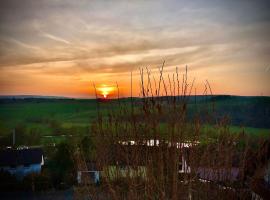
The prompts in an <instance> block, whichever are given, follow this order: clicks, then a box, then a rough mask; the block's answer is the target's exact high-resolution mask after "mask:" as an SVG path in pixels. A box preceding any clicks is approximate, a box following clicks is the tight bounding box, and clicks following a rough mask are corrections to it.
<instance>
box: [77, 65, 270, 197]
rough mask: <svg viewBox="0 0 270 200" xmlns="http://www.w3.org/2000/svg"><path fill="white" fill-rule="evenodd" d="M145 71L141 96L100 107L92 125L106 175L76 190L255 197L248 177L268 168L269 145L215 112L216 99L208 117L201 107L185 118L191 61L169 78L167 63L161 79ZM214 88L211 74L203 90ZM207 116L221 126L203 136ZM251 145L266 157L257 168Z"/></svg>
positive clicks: (103, 193) (121, 194)
mask: <svg viewBox="0 0 270 200" xmlns="http://www.w3.org/2000/svg"><path fill="white" fill-rule="evenodd" d="M131 76H132V75H131ZM131 78H132V77H131ZM140 78H141V79H140V80H141V81H140V91H141V96H142V98H141V101H133V98H132V97H131V102H130V103H129V104H124V105H123V104H122V103H121V102H120V101H118V103H117V104H115V106H118V107H119V109H114V110H108V114H107V115H106V116H104V115H102V114H101V112H98V117H97V120H96V122H95V123H94V124H93V127H92V134H93V135H94V142H95V147H96V150H95V156H94V157H93V158H92V159H95V160H96V162H97V165H98V167H99V168H100V169H102V183H101V185H100V186H99V187H92V186H89V183H86V185H85V187H84V188H87V189H86V190H85V191H84V192H82V188H80V189H78V191H79V192H78V194H86V195H89V196H91V197H92V198H93V199H134V200H135V199H230V198H231V199H247V198H251V193H250V189H249V183H250V182H251V180H254V179H255V176H258V174H259V173H257V171H258V170H262V169H263V166H264V164H263V163H262V162H261V160H260V158H259V157H258V155H262V156H261V159H262V157H263V156H265V154H263V153H262V152H263V151H265V148H266V147H265V148H262V146H259V147H258V146H257V147H256V148H255V147H253V146H252V145H251V144H252V141H250V140H249V139H248V138H247V137H246V136H245V134H231V133H230V131H229V128H228V122H227V120H226V118H224V119H223V120H220V121H217V120H216V118H215V115H214V113H215V112H214V110H215V104H214V102H209V104H210V106H209V108H208V109H209V112H208V114H207V115H206V116H205V117H204V120H203V121H202V120H201V118H200V117H198V116H199V112H200V111H198V115H195V116H194V117H193V118H192V120H190V119H188V118H187V109H188V107H187V103H188V101H189V99H190V96H191V94H192V91H193V90H195V88H194V82H195V79H193V80H192V81H191V82H190V81H189V77H188V68H187V67H186V69H185V73H184V74H182V75H181V74H179V71H178V68H176V70H175V73H173V74H168V76H167V78H165V76H164V63H163V64H162V66H161V67H160V68H159V76H158V79H156V78H155V76H152V75H151V71H150V70H149V69H148V68H141V69H140ZM131 85H132V82H131ZM131 87H132V86H131ZM209 92H210V94H209V95H212V89H211V87H210V84H209V82H208V81H206V83H205V90H204V95H208V93H209ZM131 95H132V92H131ZM97 108H98V109H99V105H97ZM205 123H212V124H213V125H214V127H216V136H215V137H214V138H207V137H206V138H204V141H201V134H202V127H203V126H204V124H205ZM147 143H148V144H150V143H151V145H147ZM185 144H186V145H187V144H188V145H189V147H187V146H185ZM264 144H265V145H266V146H267V145H268V143H264ZM263 149H264V150H263ZM256 150H257V152H256ZM250 152H255V153H253V157H252V159H254V158H257V162H258V163H260V164H258V163H256V164H255V165H256V166H253V168H251V167H250V166H249V165H250V163H252V162H251V161H250ZM182 156H184V158H185V159H186V162H187V164H188V166H186V169H185V173H179V167H181V166H180V165H181V164H182V165H183V163H182V162H181V161H182V160H181V159H182ZM83 157H84V156H83V155H79V156H78V158H79V160H80V161H78V163H84V162H85V160H84V159H83ZM82 165H83V164H81V167H82ZM257 165H260V166H257ZM83 167H84V168H86V166H83ZM188 167H189V168H188ZM235 171H236V172H235ZM234 173H237V174H238V176H237V177H236V176H235V175H234ZM199 174H200V176H199ZM260 176H261V175H260ZM202 177H203V178H204V180H202ZM206 180H208V181H206ZM209 180H210V181H209Z"/></svg>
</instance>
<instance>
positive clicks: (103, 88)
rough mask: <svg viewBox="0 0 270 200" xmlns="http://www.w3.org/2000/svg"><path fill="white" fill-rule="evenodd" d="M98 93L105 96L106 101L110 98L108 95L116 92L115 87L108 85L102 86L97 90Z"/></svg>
mask: <svg viewBox="0 0 270 200" xmlns="http://www.w3.org/2000/svg"><path fill="white" fill-rule="evenodd" d="M97 90H98V93H99V94H100V95H102V96H103V98H104V99H106V98H107V97H108V95H111V94H112V93H113V91H114V90H115V87H114V86H107V85H105V84H104V85H101V86H100V87H98V88H97Z"/></svg>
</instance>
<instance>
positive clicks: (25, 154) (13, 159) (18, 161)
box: [0, 148, 43, 166]
mask: <svg viewBox="0 0 270 200" xmlns="http://www.w3.org/2000/svg"><path fill="white" fill-rule="evenodd" d="M42 155H43V151H42V149H41V148H29V149H19V150H17V149H5V150H1V151H0V166H17V165H30V164H38V163H41V162H42Z"/></svg>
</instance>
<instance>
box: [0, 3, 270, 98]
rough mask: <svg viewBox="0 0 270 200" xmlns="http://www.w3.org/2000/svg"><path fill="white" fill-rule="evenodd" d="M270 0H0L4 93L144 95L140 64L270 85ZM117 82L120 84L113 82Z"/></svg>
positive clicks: (255, 89) (221, 81)
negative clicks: (110, 90) (103, 90)
mask: <svg viewBox="0 0 270 200" xmlns="http://www.w3.org/2000/svg"><path fill="white" fill-rule="evenodd" d="M269 10H270V1H268V0H265V1H261V0H256V1H255V0H226V1H225V0H224V1H221V0H220V1H219V0H213V1H210V0H209V1H206V0H194V1H180V0H177V1H159V0H155V1H143V0H139V1H124V0H123V1H120V0H119V1H118V0H116V1H90V0H89V1H87V0H83V1H75V0H65V1H64V0H63V1H61V0H2V1H0V95H22V94H23V95H25V94H28V95H52V96H68V97H79V98H92V97H94V92H93V83H95V84H96V85H97V87H100V86H102V85H107V86H108V87H109V88H111V87H114V85H115V83H116V81H117V83H118V85H119V89H120V95H121V96H129V94H130V72H131V71H133V82H134V83H133V85H134V92H133V93H134V95H139V67H146V66H147V67H149V69H151V71H152V74H153V75H154V76H156V77H157V76H158V73H157V72H158V71H157V69H158V67H159V66H161V64H162V62H163V60H165V72H166V75H165V77H167V73H173V72H175V67H178V68H179V73H181V74H182V73H184V69H185V65H188V69H189V77H190V80H191V81H192V79H193V77H194V78H196V82H195V85H196V88H197V93H199V94H200V93H202V92H203V84H204V81H205V80H206V79H207V80H208V81H209V82H210V84H211V87H212V90H213V92H214V93H216V94H233V95H266V96H269V95H270V11H269ZM114 92H115V91H114Z"/></svg>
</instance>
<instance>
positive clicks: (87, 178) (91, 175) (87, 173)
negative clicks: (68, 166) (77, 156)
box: [77, 162, 100, 185]
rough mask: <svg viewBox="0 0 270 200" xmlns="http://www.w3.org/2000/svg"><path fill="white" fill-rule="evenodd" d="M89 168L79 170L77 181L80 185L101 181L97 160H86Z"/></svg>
mask: <svg viewBox="0 0 270 200" xmlns="http://www.w3.org/2000/svg"><path fill="white" fill-rule="evenodd" d="M86 167H87V169H78V170H77V183H78V184H80V185H88V184H96V185H98V184H99V183H100V170H99V169H98V167H97V164H96V163H95V162H86Z"/></svg>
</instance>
